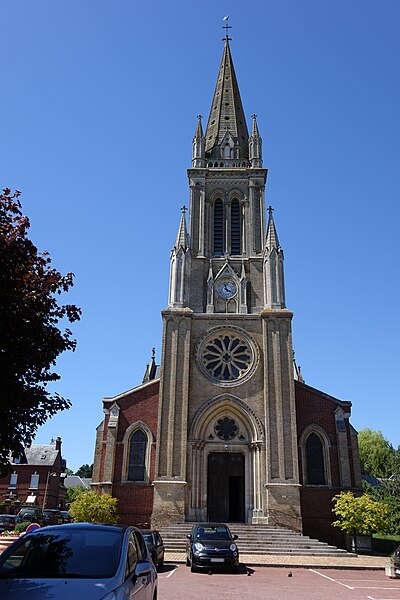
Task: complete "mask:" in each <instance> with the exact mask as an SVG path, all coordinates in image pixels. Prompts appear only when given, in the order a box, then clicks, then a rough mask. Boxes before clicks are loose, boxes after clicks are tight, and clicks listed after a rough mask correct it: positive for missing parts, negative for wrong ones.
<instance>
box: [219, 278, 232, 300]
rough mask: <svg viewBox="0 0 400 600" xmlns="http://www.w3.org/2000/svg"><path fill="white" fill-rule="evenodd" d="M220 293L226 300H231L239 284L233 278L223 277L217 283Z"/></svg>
mask: <svg viewBox="0 0 400 600" xmlns="http://www.w3.org/2000/svg"><path fill="white" fill-rule="evenodd" d="M216 289H217V292H218V295H219V296H221V298H223V299H224V300H230V299H231V298H233V297H234V296H236V293H237V285H236V283H235V282H234V281H233V279H221V281H218V283H217V285H216Z"/></svg>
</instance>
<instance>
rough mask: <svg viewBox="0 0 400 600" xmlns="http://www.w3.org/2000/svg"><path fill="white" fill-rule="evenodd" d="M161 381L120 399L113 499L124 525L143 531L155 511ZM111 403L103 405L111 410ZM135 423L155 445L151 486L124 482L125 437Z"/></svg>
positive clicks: (153, 446)
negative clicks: (142, 426)
mask: <svg viewBox="0 0 400 600" xmlns="http://www.w3.org/2000/svg"><path fill="white" fill-rule="evenodd" d="M158 394H159V380H155V381H154V382H153V383H151V384H148V385H146V386H143V387H140V388H138V389H137V390H133V391H132V392H131V393H130V394H126V395H124V396H123V397H121V398H118V400H117V403H118V405H119V407H120V413H119V419H118V431H117V443H116V448H115V459H114V477H113V485H112V495H113V496H114V497H115V498H118V514H119V520H120V522H121V523H126V524H130V525H139V526H142V527H144V526H145V525H146V524H148V525H149V524H150V517H151V513H152V510H153V485H152V480H153V479H154V473H155V458H156V452H155V450H156V438H157V421H158ZM113 403H114V400H112V401H106V402H104V406H105V408H110V406H111V405H112V404H113ZM136 421H142V422H143V423H145V424H146V425H147V427H148V428H149V429H150V431H151V433H152V436H153V443H152V445H151V449H150V473H149V475H150V477H149V482H148V483H135V482H130V481H129V482H128V481H127V482H125V481H124V480H125V479H126V476H125V474H124V473H123V459H124V443H123V441H124V435H125V432H126V430H127V428H128V427H129V426H130V425H131V424H132V423H135V422H136Z"/></svg>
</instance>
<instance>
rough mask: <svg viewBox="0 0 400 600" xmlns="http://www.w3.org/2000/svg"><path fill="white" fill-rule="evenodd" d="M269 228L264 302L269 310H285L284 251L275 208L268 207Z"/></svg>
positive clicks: (265, 250) (265, 261)
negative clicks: (277, 227) (277, 229)
mask: <svg viewBox="0 0 400 600" xmlns="http://www.w3.org/2000/svg"><path fill="white" fill-rule="evenodd" d="M268 213H269V218H268V226H267V234H266V237H265V246H264V293H265V295H264V300H265V306H266V307H267V308H270V309H271V308H272V309H275V310H279V309H282V308H285V306H286V305H285V280H284V271H283V259H284V257H283V250H282V248H281V246H280V244H279V239H278V234H277V231H276V227H275V222H274V217H273V208H272V206H269V207H268Z"/></svg>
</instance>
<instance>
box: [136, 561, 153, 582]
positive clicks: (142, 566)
mask: <svg viewBox="0 0 400 600" xmlns="http://www.w3.org/2000/svg"><path fill="white" fill-rule="evenodd" d="M150 572H151V567H150V563H149V562H148V561H143V562H138V563H137V565H136V568H135V570H134V572H133V573H134V577H135V578H136V577H145V575H150Z"/></svg>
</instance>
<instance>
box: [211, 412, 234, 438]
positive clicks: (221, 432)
mask: <svg viewBox="0 0 400 600" xmlns="http://www.w3.org/2000/svg"><path fill="white" fill-rule="evenodd" d="M214 431H215V433H216V434H217V436H218V437H219V438H220V439H221V440H225V441H226V442H227V441H228V440H233V438H234V437H236V436H237V434H238V431H239V428H238V426H237V425H236V423H235V421H234V420H233V419H230V418H229V417H223V418H222V419H218V421H217V424H216V425H215V427H214Z"/></svg>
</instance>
